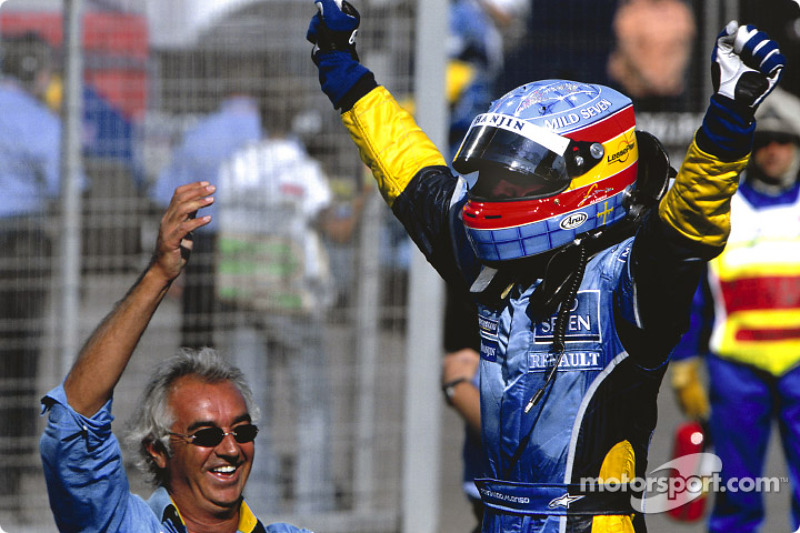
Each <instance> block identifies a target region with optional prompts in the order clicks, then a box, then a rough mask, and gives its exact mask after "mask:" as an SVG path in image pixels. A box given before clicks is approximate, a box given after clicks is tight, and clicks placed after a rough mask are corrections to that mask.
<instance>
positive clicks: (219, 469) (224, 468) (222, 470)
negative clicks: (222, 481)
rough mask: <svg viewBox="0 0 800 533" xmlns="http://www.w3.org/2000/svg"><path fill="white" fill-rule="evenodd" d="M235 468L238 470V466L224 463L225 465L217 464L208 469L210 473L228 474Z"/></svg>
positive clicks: (233, 471)
mask: <svg viewBox="0 0 800 533" xmlns="http://www.w3.org/2000/svg"><path fill="white" fill-rule="evenodd" d="M237 470H238V468H237V467H235V466H233V465H225V466H218V467H216V468H212V469H211V470H210V472H211V473H212V474H218V475H223V476H230V475H233V474H235V473H236V471H237Z"/></svg>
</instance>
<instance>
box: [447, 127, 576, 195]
mask: <svg viewBox="0 0 800 533" xmlns="http://www.w3.org/2000/svg"><path fill="white" fill-rule="evenodd" d="M569 146H570V140H569V139H567V138H566V137H562V136H560V135H558V134H556V133H553V132H551V131H549V130H547V129H544V128H541V127H539V126H536V125H533V124H530V123H528V122H525V121H523V120H519V119H516V118H514V117H510V116H508V115H501V114H498V113H484V114H482V115H478V116H477V117H476V118H475V120H474V121H473V123H472V125H471V126H470V130H469V132H467V135H466V137H465V138H464V141H463V142H462V143H461V148H459V151H458V154H457V155H456V157H455V160H454V161H453V167H454V168H455V169H456V170H457V171H459V172H462V173H470V172H474V171H476V170H481V173H480V174H479V176H478V182H477V183H476V185H475V187H474V188H473V190H472V191H471V192H472V194H473V195H474V196H475V197H480V198H484V199H486V200H504V199H520V198H540V197H545V196H550V195H552V194H556V193H558V192H560V191H563V190H564V189H566V188H567V187H568V186H569V183H570V180H571V177H570V174H571V172H570V171H569V168H568V164H567V161H566V159H565V157H564V155H565V153H566V152H567V149H568V147H569Z"/></svg>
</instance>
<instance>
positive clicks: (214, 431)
mask: <svg viewBox="0 0 800 533" xmlns="http://www.w3.org/2000/svg"><path fill="white" fill-rule="evenodd" d="M169 434H170V435H174V436H176V437H183V438H184V439H187V440H188V441H189V442H190V443H191V444H194V445H195V446H202V447H204V448H213V447H214V446H217V445H218V444H219V443H220V442H222V439H224V438H225V437H226V436H227V435H233V439H234V440H235V441H236V442H238V443H239V444H244V443H246V442H253V441H254V440H255V438H256V435H258V427H256V425H255V424H242V425H241V426H236V427H235V428H234V429H233V431H228V432H225V431H222V429H221V428H205V429H200V430H197V431H195V432H194V433H192V434H189V435H186V434H184V433H174V432H172V431H170V432H169Z"/></svg>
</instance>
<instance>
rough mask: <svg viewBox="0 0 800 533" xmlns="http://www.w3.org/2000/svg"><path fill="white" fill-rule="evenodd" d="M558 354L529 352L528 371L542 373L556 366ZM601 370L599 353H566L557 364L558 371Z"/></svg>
mask: <svg viewBox="0 0 800 533" xmlns="http://www.w3.org/2000/svg"><path fill="white" fill-rule="evenodd" d="M556 359H558V354H554V353H549V352H531V353H529V354H528V370H529V371H530V372H544V371H545V370H549V369H551V368H552V367H553V365H554V364H556ZM601 368H602V364H601V360H600V352H566V353H564V356H563V357H562V358H561V362H560V363H559V364H558V371H559V372H562V371H568V370H600V369H601Z"/></svg>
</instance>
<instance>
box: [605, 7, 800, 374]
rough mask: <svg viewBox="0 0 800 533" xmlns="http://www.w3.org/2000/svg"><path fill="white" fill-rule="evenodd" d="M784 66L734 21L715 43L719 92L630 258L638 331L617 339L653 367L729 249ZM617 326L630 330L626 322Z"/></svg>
mask: <svg viewBox="0 0 800 533" xmlns="http://www.w3.org/2000/svg"><path fill="white" fill-rule="evenodd" d="M785 63H786V60H785V58H784V56H783V55H782V54H781V53H780V50H779V49H778V45H777V43H776V42H775V41H772V40H770V39H769V37H768V36H767V35H766V34H765V33H764V32H761V31H758V30H757V29H755V28H754V27H752V26H739V25H738V24H737V23H736V22H735V21H733V22H731V23H729V24H728V26H727V27H726V28H725V29H724V30H723V31H722V32H721V33H720V35H719V37H718V39H717V42H716V46H715V47H714V51H713V53H712V61H711V75H712V80H713V83H714V89H715V92H714V94H713V95H712V96H711V99H710V102H709V106H708V110H707V111H706V115H705V118H704V119H703V123H702V125H701V127H700V129H698V131H697V133H696V135H695V138H694V142H693V143H692V144H691V146H690V147H689V151H688V153H687V155H686V158H685V159H684V161H683V164H682V165H681V169H680V171H679V172H678V175H677V177H676V179H675V183H674V185H673V186H672V188H670V190H669V191H668V192H667V193H666V195H665V196H664V198H663V199H662V200H661V203H660V205H659V208H658V211H657V213H653V216H652V217H650V219H649V220H647V221H646V222H645V223H644V225H643V227H642V229H641V230H640V232H639V234H638V235H637V237H636V242H635V243H634V247H633V251H632V259H633V262H632V269H633V279H634V280H635V282H636V294H637V302H638V309H637V310H636V312H635V317H634V316H633V314H632V315H631V316H627V317H626V318H627V319H628V322H630V323H633V324H635V325H636V326H637V327H638V328H636V329H635V330H634V329H628V330H625V331H620V334H621V336H622V337H623V343H624V344H625V346H626V348H627V349H628V351H629V352H630V353H637V354H639V355H640V356H641V358H642V359H647V360H648V361H647V362H648V363H649V364H651V365H656V364H660V362H662V361H663V360H664V359H665V358H666V357H667V356H668V354H669V351H670V350H671V349H672V347H673V346H674V345H675V344H676V343H677V342H678V339H679V338H680V336H681V334H682V333H683V332H684V331H686V329H687V327H688V317H689V309H690V304H691V300H692V295H693V294H694V292H695V289H696V288H697V284H698V282H699V280H700V275H701V273H702V270H703V265H704V264H705V262H706V261H708V260H710V259H711V258H713V257H715V256H716V255H718V254H719V253H720V252H722V249H723V248H724V247H725V244H726V242H727V239H728V234H729V233H730V203H731V197H732V196H733V194H734V193H735V192H736V189H737V186H738V183H739V174H740V173H741V172H742V170H744V168H745V166H746V165H747V161H748V159H749V156H750V150H751V147H752V142H753V132H754V131H755V119H754V118H753V117H754V114H755V110H756V108H757V107H758V105H759V104H760V103H761V102H762V101H763V100H764V98H766V97H767V96H768V95H769V93H770V92H771V91H772V90H773V88H774V87H775V86H776V84H777V83H778V81H779V79H780V76H781V73H782V70H783V67H784V65H785ZM623 314H625V313H624V312H623ZM618 326H620V327H622V328H623V329H624V328H625V327H626V326H625V323H624V322H622V321H618ZM654 346H656V347H658V348H655V349H654Z"/></svg>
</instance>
